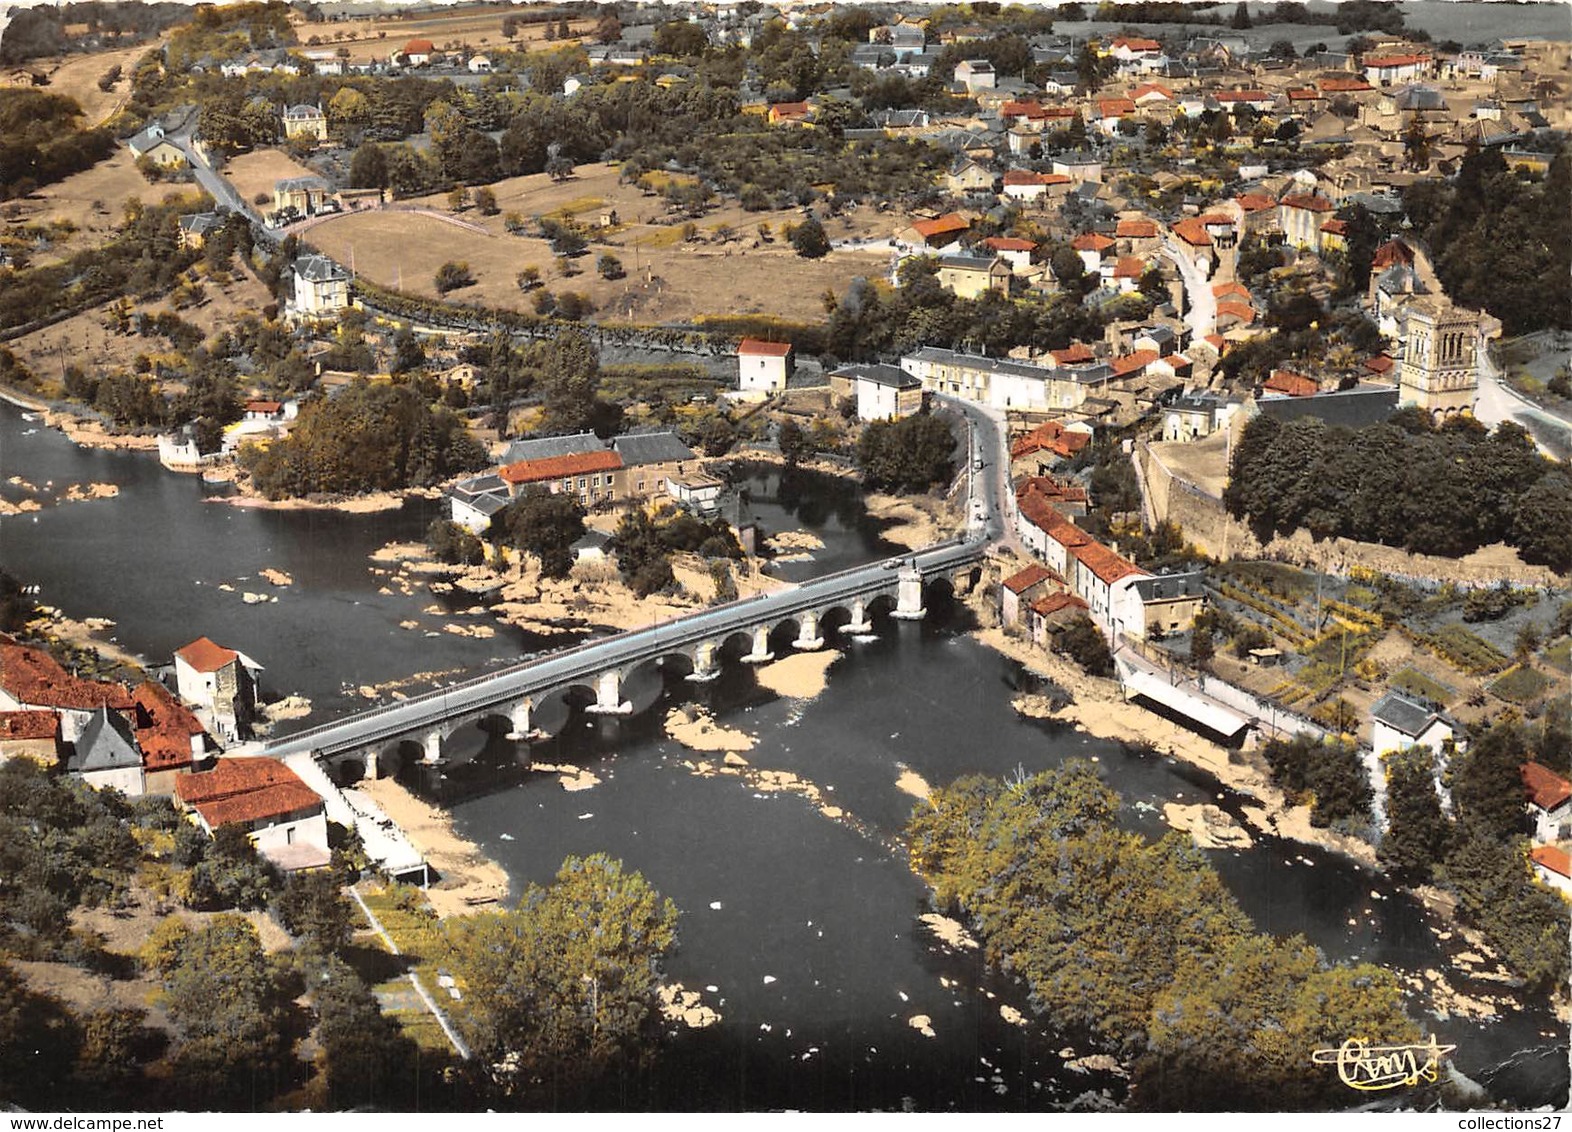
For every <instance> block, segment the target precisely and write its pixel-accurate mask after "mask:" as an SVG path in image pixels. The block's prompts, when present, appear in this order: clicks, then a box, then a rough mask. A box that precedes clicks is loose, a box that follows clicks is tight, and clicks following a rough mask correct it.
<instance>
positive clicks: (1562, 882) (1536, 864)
mask: <svg viewBox="0 0 1572 1132" xmlns="http://www.w3.org/2000/svg"><path fill="white" fill-rule="evenodd" d="M1528 860H1529V865H1530V867H1531V868H1532V869H1533V870H1534V877H1535V879H1536V880H1538V881H1539V882H1540V883H1542V884H1546V885H1549V886H1550V887H1551V888H1553V889H1555V890H1556V891H1557V892H1559V893H1561V895H1562V896H1565V897H1572V857H1568V856H1567V851H1566V850H1565V849H1562V848H1560V847H1558V846H1555V845H1536V846H1534V847H1533V848H1532V849H1530V850H1529V851H1528Z"/></svg>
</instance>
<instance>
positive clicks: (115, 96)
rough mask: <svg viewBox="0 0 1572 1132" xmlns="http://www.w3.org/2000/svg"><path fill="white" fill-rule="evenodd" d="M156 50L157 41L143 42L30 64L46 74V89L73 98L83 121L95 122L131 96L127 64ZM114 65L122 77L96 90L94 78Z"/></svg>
mask: <svg viewBox="0 0 1572 1132" xmlns="http://www.w3.org/2000/svg"><path fill="white" fill-rule="evenodd" d="M156 50H158V44H156V43H143V44H140V45H138V46H136V47H122V48H120V49H119V50H117V51H99V52H96V53H94V54H92V55H67V56H65V57H64V58H63V59H59V60H55V61H52V62H51V61H44V60H40V61H37V62H35V63H33V64H32V65H33V66H34V67H36V68H37V69H39V70H42V71H43V72H44V73H45V74H46V75H48V76H49V86H48V87H47V88H46V89H47V90H48V91H49V93H51V94H64V95H68V96H69V97H71V98H74V99H76V104H77V105H78V106H80V107H81V108H82V113H83V114H84V115H86V117H85V119H84V123H83V124H84V125H88V126H96V125H98V124H99V123H100V122H104V121H107V120H108V119H110V118H112V117H114V115H115V114H116V113H118V112H119V110H120V108H121V107H122V106H124V105H125V104H126V101H127V99H129V98H130V96H131V68H132V67H133V66H134V65H135V63H136V61H137V60H138V59H140V58H141V57H142V56H143V55H145V54H147V53H148V52H149V51H156ZM117 65H118V66H119V67H120V68H121V70H122V71H124V72H125V76H126V77H125V78H123V79H121V80H120V81H119V82H118V83H116V84H115V86H114V87H113V89H111V90H107V91H103V90H99V89H98V80H99V79H100V78H101V77H102V76H103V74H104V72H106V71H108V70H109V68H111V67H114V66H117Z"/></svg>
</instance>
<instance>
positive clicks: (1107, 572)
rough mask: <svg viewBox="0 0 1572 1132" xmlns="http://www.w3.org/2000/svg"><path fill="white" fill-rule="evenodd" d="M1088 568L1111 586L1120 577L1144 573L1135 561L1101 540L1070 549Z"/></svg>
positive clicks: (1105, 583)
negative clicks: (1110, 547)
mask: <svg viewBox="0 0 1572 1132" xmlns="http://www.w3.org/2000/svg"><path fill="white" fill-rule="evenodd" d="M1070 553H1071V554H1073V555H1075V557H1076V559H1077V560H1078V561H1080V563H1081V564H1082V565H1084V566H1085V567H1086V568H1087V569H1088V570H1090V571H1091V572H1092V573H1093V574H1095V575H1097V578H1098V580H1099V581H1101V582H1102V583H1103V584H1104V585H1108V586H1111V585H1113V584H1114V583H1115V582H1117V581H1118V580H1119V579H1120V578H1128V577H1129V576H1130V575H1131V574H1144V573H1146V571H1144V570H1142V569H1141V568H1140V567H1139V566H1137V565H1136V564H1135V563H1134V562H1131V561H1130V560H1129V559H1128V558H1125V557H1124V556H1123V555H1120V554H1115V553H1114V552H1113V551H1111V550H1109V549H1108V548H1107V547H1106V546H1104V545H1103V544H1102V543H1100V542H1088V543H1087V544H1086V545H1085V546H1079V547H1075V548H1074V549H1072V550H1071V551H1070Z"/></svg>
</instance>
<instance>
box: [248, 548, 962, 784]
mask: <svg viewBox="0 0 1572 1132" xmlns="http://www.w3.org/2000/svg"><path fill="white" fill-rule="evenodd" d="M986 547H987V540H986V539H985V538H982V537H974V538H972V539H970V540H967V541H962V540H959V539H956V540H952V541H950V542H946V543H939V544H937V545H935V546H932V547H929V548H927V549H925V550H922V551H917V552H914V553H909V554H903V555H901V556H899V557H898V558H892V559H889V560H886V561H884V562H878V563H873V564H871V565H867V566H859V567H856V568H854V569H851V570H843V571H841V572H839V573H836V574H830V575H827V576H825V577H822V578H815V579H813V580H812V581H809V582H805V583H803V584H802V585H800V586H796V587H794V588H792V589H789V590H781V591H778V592H776V593H771V594H763V595H758V596H755V597H751V598H745V599H742V600H739V601H734V602H730V603H728V604H726V605H721V606H717V607H714V608H712V609H705V610H700V611H698V612H695V613H693V614H690V615H688V616H686V617H683V618H680V619H678V620H675V621H670V622H667V623H665V624H662V625H657V626H653V627H651V628H649V629H641V630H637V631H635V632H629V633H621V634H618V635H617V636H614V637H608V638H604V639H601V640H596V641H589V642H586V643H584V644H581V645H578V646H576V647H574V648H570V649H565V650H563V651H561V652H556V653H552V654H550V655H547V656H543V657H540V658H538V659H535V660H531V661H527V662H525V663H523V664H517V665H513V666H510V667H508V668H503V669H500V670H498V671H495V672H488V673H486V674H485V675H483V676H479V677H476V678H474V679H472V680H467V681H464V682H463V683H459V684H453V685H449V686H448V687H445V688H439V689H436V690H434V691H431V692H426V693H424V694H422V695H419V696H414V697H411V698H410V699H407V700H401V701H399V702H398V703H395V704H389V705H387V706H385V707H379V708H374V709H371V710H369V711H363V712H358V713H356V714H354V715H350V716H347V717H345V718H342V719H338V720H335V721H334V722H332V723H326V724H322V725H320V726H317V727H310V728H307V729H305V730H303V731H297V732H295V733H293V734H291V735H285V736H281V737H279V738H277V739H274V740H271V741H270V742H268V743H267V744H266V745H265V746H264V747H263V749H262V751H261V753H262V754H264V755H267V756H269V757H272V758H284V757H286V756H290V755H295V756H299V755H303V754H309V755H311V756H313V757H315V758H316V759H317V760H318V761H319V762H322V763H325V764H327V765H328V766H330V767H334V768H337V769H342V768H344V766H345V764H348V763H355V764H358V765H359V766H360V767H361V768H363V769H364V773H365V774H366V776H367V777H370V778H375V777H376V776H377V774H378V770H379V763H381V764H386V762H387V761H388V760H389V759H393V758H399V757H402V756H401V749H403V748H405V747H406V746H408V745H413V746H416V747H418V748H419V750H420V757H421V758H422V760H423V761H426V762H428V763H437V762H440V761H441V759H442V744H443V742H444V741H445V740H446V739H447V738H448V737H449V736H451V735H452V734H454V733H455V732H456V731H458V730H459V729H461V728H464V727H469V726H473V725H475V724H480V723H484V722H486V721H488V720H493V719H496V720H502V721H505V722H506V724H507V726H508V736H509V738H514V739H518V738H527V737H531V736H535V735H538V734H539V732H538V731H537V729H536V721H535V714H536V710H537V708H538V707H539V706H540V705H541V704H542V703H543V702H544V701H545V700H546V699H547V698H548V697H552V696H557V695H563V694H569V693H577V694H579V695H588V696H589V697H592V702H591V703H590V704H589V705H588V707H587V710H588V711H590V712H594V713H600V714H628V713H631V712H632V710H633V705H632V703H631V702H630V701H629V700H628V699H626V698H624V695H623V688H624V685H625V684H626V683H627V681H628V678H629V676H630V675H631V674H632V673H633V672H634V671H635V670H637V669H639V668H641V667H643V666H645V665H652V664H660V665H664V664H666V663H668V662H673V663H686V664H687V665H689V666H690V667H691V672H690V674H689V676H688V679H690V680H709V679H713V678H715V677H716V676H718V675H720V666H721V664H722V663H723V657H725V656H731V655H735V653H736V651H737V647H738V646H739V645H740V647H741V648H742V649H744V650H745V651H743V652H742V654H741V655H740V657H738V659H740V660H742V661H744V662H746V663H752V664H762V663H765V662H767V661H770V660H773V659H774V657H775V654H774V653H773V652H772V651H771V640H772V637H773V638H774V639H775V640H777V641H779V640H780V639H781V638H780V634H779V632H778V630H780V629H782V628H783V627H784V626H787V625H788V624H790V625H794V626H795V628H796V636H795V638H793V639H792V640H791V646H792V647H793V648H796V649H819V648H822V647H824V641H825V637H824V634H825V632H826V631H828V627H827V624H826V623H827V622H829V623H830V624H831V625H836V626H838V628H839V630H840V631H841V632H846V633H860V632H867V631H869V630H870V629H871V628H872V626H871V624H870V622H869V616H870V614H871V613H872V612H874V611H875V610H876V609H879V608H886V607H887V608H888V609H889V612H890V615H891V616H892V617H896V618H903V619H917V618H920V617H922V616H923V615H924V613H925V612H926V608H925V604H924V603H925V596H926V594H927V593H928V592H929V590H930V589H931V587H933V586H935V585H939V584H948V585H950V586H952V587H953V588H954V589H956V590H965V589H968V588H969V587H970V586H971V585H972V584H974V583H975V581H976V579H977V577H978V571H979V569H980V564H981V562H982V559H983V558H984V556H985V553H986ZM842 617H844V618H845V620H844V622H842V621H841V618H842ZM384 769H385V765H384Z"/></svg>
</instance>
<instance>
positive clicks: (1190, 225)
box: [1173, 216, 1212, 248]
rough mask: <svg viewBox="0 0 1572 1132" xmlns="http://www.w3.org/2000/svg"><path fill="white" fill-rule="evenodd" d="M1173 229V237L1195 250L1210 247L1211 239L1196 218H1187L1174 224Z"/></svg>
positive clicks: (1203, 225)
mask: <svg viewBox="0 0 1572 1132" xmlns="http://www.w3.org/2000/svg"><path fill="white" fill-rule="evenodd" d="M1173 229H1174V235H1175V236H1178V237H1179V238H1180V239H1181V240H1183V241H1184V242H1185V243H1187V244H1190V245H1192V246H1194V247H1197V248H1209V247H1211V246H1212V237H1211V235H1210V234H1209V233H1208V232H1207V230H1206V225H1205V224H1202V223H1201V221H1200V220H1199V219H1197V218H1196V217H1193V216H1187V217H1186V218H1185V219H1183V220H1180V221H1178V222H1177V223H1175V224H1174V226H1173Z"/></svg>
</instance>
